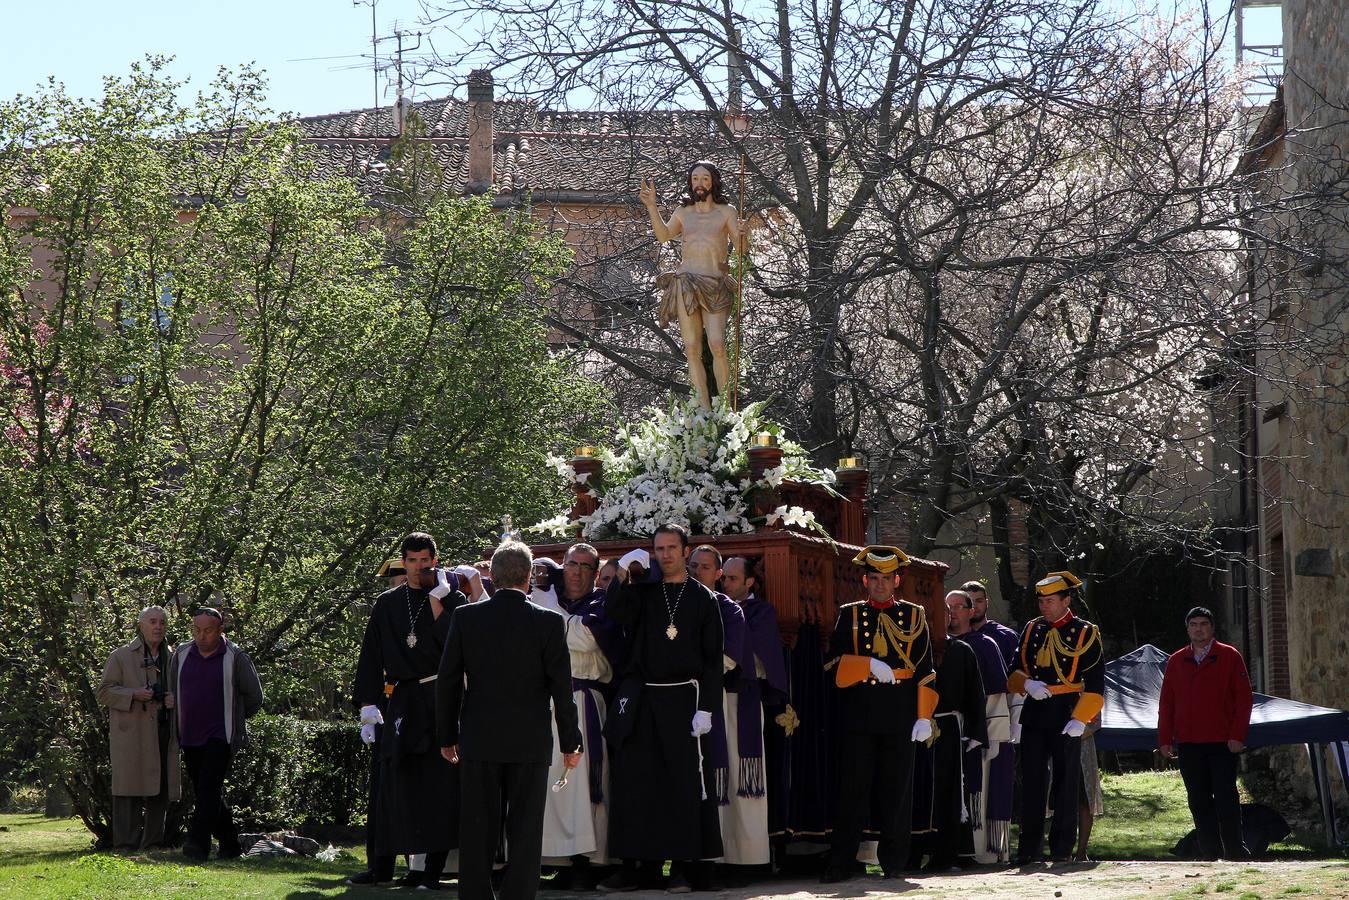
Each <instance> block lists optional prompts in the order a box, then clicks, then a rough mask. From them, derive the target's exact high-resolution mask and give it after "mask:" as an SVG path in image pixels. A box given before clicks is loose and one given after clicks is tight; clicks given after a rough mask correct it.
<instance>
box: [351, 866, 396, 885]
mask: <svg viewBox="0 0 1349 900" xmlns="http://www.w3.org/2000/svg"><path fill="white" fill-rule="evenodd" d="M386 881H388V879H387V878H385V879H381V878H380V877H379V876H378V875H376V874H375V873H374V872H371V871H369V870H366V871H364V872H362V873H361V874H359V875H353V876H351V877H350V878H348V879H347V884H354V885H356V886H358V887H359V886H360V885H363V884H384V882H386Z"/></svg>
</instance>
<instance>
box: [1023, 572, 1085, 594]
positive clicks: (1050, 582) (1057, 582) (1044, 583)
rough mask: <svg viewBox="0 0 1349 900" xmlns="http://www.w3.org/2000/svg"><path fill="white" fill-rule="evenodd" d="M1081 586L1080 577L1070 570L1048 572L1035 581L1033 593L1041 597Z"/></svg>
mask: <svg viewBox="0 0 1349 900" xmlns="http://www.w3.org/2000/svg"><path fill="white" fill-rule="evenodd" d="M1081 586H1082V579H1080V578H1078V577H1077V576H1076V575H1074V574H1073V573H1072V572H1050V573H1049V574H1048V575H1046V576H1045V577H1044V578H1041V579H1040V580H1039V581H1037V582H1035V593H1037V594H1039V595H1040V596H1041V597H1048V596H1049V595H1050V594H1062V593H1064V592H1065V591H1068V590H1071V589H1072V588H1075V587H1081Z"/></svg>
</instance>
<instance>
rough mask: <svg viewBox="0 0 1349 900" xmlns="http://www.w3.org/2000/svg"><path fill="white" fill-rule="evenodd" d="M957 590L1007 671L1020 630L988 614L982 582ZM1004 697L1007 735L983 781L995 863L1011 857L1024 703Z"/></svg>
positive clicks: (1019, 697)
mask: <svg viewBox="0 0 1349 900" xmlns="http://www.w3.org/2000/svg"><path fill="white" fill-rule="evenodd" d="M960 589H961V590H962V591H964V592H965V593H966V594H968V595H969V597H970V602H971V603H972V604H973V615H971V616H970V627H971V629H973V630H974V631H977V632H979V633H980V634H984V635H987V636H988V637H990V638H992V639H993V641H994V643H996V644H997V645H998V649H999V650H1001V651H1002V656H1003V660H1004V662H1005V665H1006V671H1008V672H1010V671H1011V669H1012V666H1013V664H1014V663H1015V662H1016V656H1017V652H1018V651H1019V650H1020V649H1021V635H1020V633H1018V632H1017V631H1015V630H1013V629H1011V628H1008V627H1007V626H1006V625H1003V624H1002V623H1000V622H995V621H993V620H992V619H990V618H989V617H988V589H987V588H986V587H984V585H983V584H982V583H981V582H978V581H967V582H965V583H964V584H963V585H961V586H960ZM1006 698H1007V724H1008V734H1007V736H1006V737H1005V738H998V739H995V741H996V742H995V743H994V744H992V745H991V746H990V747H989V748H988V754H987V763H988V777H987V778H986V779H985V780H984V784H985V789H984V805H985V808H984V821H985V827H986V828H987V829H988V832H989V845H990V847H992V848H993V850H994V851H995V853H996V861H997V862H1007V861H1009V860H1010V859H1011V843H1010V831H1009V829H1010V828H1011V820H1012V785H1013V782H1015V781H1016V750H1015V749H1014V747H1015V745H1016V743H1017V740H1018V739H1019V733H1020V730H1021V708H1022V706H1023V705H1024V704H1025V702H1026V697H1025V695H1024V694H1013V693H1008V694H1007V695H1006ZM1000 745H1001V746H1000Z"/></svg>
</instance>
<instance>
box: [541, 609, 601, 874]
mask: <svg viewBox="0 0 1349 900" xmlns="http://www.w3.org/2000/svg"><path fill="white" fill-rule="evenodd" d="M567 649H568V650H569V651H570V652H571V673H572V676H573V677H574V678H587V679H591V680H594V681H600V682H605V683H607V682H609V681H611V680H612V679H613V676H614V673H613V669H612V667H610V665H609V660H608V659H607V658H605V656H604V653H603V651H601V650H600V647H599V644H597V643H596V642H595V636H594V635H593V634H591V632H590V629H589V628H587V627H585V625H583V624H581V619H580V617H579V616H569V617H568V618H567ZM592 693H593V694H594V696H595V703H596V705H597V706H598V707H599V712H600V726H601V727H603V725H604V718H605V706H604V698H603V697H602V696H600V694H599V692H598V691H594V690H592ZM572 700H573V702H575V704H576V715H577V716H578V718H579V720H580V725H581V764H580V765H578V766H577V767H576V768H574V769H572V770H571V772H570V774H569V775H568V776H567V785H566V787H564V788H562V790H560V791H553V790H552V785H553V784H554V783H556V782H557V781H558V780H559V779H561V778H562V773H563V772H564V771H565V767H564V766H563V765H562V753H561V751H560V750H559V749H558V738H557V721H556V720H554V721H553V761H552V763H551V764H550V765H549V767H548V785H549V791H548V800H547V802H546V804H545V805H544V810H543V857H544V862H545V863H547V864H549V865H566V864H567V863H568V857H572V856H581V855H584V856H588V857H589V858H590V859H591V861H592V862H595V863H604V862H605V861H606V860H605V850H606V846H607V844H608V838H609V809H608V806H609V802H608V801H609V754H608V749H607V747H606V746H605V741H604V740H600V741H599V746H598V747H591V746H590V745H589V743H588V738H589V735H587V734H586V730H585V721H586V717H585V705H584V704H585V697H584V694H583V692H582V691H575V692H573V693H572ZM592 752H595V753H601V754H603V756H604V760H603V768H602V769H601V772H602V773H603V775H602V777H603V779H604V785H603V788H604V801H603V802H601V803H591V802H590V766H589V762H590V754H591V753H592Z"/></svg>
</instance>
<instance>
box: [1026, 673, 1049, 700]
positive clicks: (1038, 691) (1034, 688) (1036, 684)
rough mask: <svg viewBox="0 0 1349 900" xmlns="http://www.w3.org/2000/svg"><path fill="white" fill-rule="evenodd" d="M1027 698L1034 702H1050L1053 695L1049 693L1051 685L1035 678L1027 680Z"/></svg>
mask: <svg viewBox="0 0 1349 900" xmlns="http://www.w3.org/2000/svg"><path fill="white" fill-rule="evenodd" d="M1026 696H1027V697H1030V698H1031V699H1033V700H1048V699H1049V698H1050V697H1051V696H1052V695H1051V694H1050V693H1049V685H1047V684H1045V683H1044V682H1043V681H1036V680H1035V679H1034V678H1027V679H1026Z"/></svg>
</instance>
